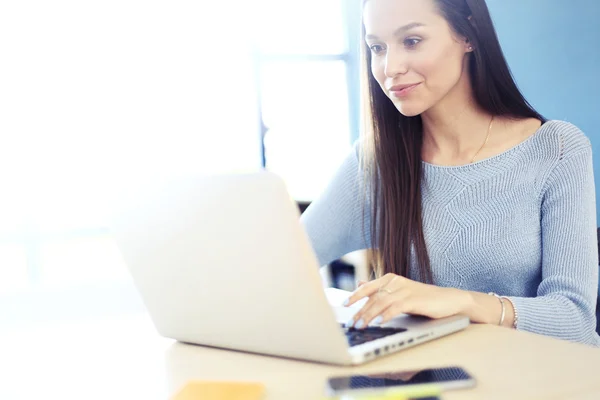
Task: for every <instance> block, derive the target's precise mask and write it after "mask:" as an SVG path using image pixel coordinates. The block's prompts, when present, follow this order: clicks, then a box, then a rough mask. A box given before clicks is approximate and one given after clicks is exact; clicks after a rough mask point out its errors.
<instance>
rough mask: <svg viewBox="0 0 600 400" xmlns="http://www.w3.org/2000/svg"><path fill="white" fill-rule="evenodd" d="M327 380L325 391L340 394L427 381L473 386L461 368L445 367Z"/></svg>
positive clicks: (447, 386) (443, 387)
mask: <svg viewBox="0 0 600 400" xmlns="http://www.w3.org/2000/svg"><path fill="white" fill-rule="evenodd" d="M327 383H328V387H327V391H328V394H329V395H332V396H340V395H351V394H370V393H382V392H387V391H394V390H398V389H403V388H406V389H408V388H409V387H410V388H413V387H418V386H422V385H431V384H435V385H437V386H438V387H439V388H440V389H441V390H450V389H465V388H470V387H473V386H475V379H474V378H473V377H472V376H471V375H470V374H469V373H468V372H467V371H465V370H464V369H463V368H460V367H447V368H432V369H424V370H415V371H397V372H386V373H381V374H371V375H351V376H339V377H332V378H329V380H328V382H327Z"/></svg>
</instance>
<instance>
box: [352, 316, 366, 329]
mask: <svg viewBox="0 0 600 400" xmlns="http://www.w3.org/2000/svg"><path fill="white" fill-rule="evenodd" d="M364 324H365V321H364V320H363V319H362V318H361V319H359V320H358V322H357V323H356V325H354V327H355V328H356V329H360V328H362V327H363V325H364Z"/></svg>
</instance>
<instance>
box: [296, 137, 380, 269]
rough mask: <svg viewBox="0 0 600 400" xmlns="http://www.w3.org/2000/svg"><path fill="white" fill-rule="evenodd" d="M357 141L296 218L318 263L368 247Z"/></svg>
mask: <svg viewBox="0 0 600 400" xmlns="http://www.w3.org/2000/svg"><path fill="white" fill-rule="evenodd" d="M359 149H360V142H359V141H356V143H355V144H354V146H353V149H352V151H351V152H350V153H349V154H348V156H347V157H346V158H345V159H344V161H343V162H342V164H341V165H340V167H339V168H338V170H337V171H336V173H335V175H334V177H333V179H332V180H331V181H330V182H329V184H328V186H327V188H326V189H325V190H324V192H323V193H322V194H321V195H320V196H319V197H318V198H317V199H315V200H314V201H313V202H312V203H311V204H310V206H308V208H307V209H306V210H305V211H304V213H303V214H302V216H301V218H300V222H301V224H302V225H303V226H304V229H305V230H306V233H307V234H308V237H309V240H310V242H311V244H312V246H313V249H314V250H315V253H316V255H317V258H318V260H319V265H321V266H322V265H326V264H328V263H330V262H332V261H334V260H336V259H338V258H340V257H342V256H343V255H345V254H347V253H350V252H352V251H355V250H360V249H365V248H368V247H369V241H370V239H369V237H368V236H369V235H368V232H369V218H368V215H367V214H368V210H365V213H366V214H365V220H364V223H365V224H364V227H365V231H364V232H365V235H363V229H362V228H363V224H362V222H363V208H362V203H363V202H362V197H363V193H362V190H363V189H362V185H361V182H362V172H361V170H360V168H359Z"/></svg>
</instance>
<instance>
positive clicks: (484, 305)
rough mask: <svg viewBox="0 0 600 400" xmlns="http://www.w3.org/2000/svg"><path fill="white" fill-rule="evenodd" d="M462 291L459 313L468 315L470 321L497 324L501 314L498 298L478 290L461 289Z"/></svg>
mask: <svg viewBox="0 0 600 400" xmlns="http://www.w3.org/2000/svg"><path fill="white" fill-rule="evenodd" d="M463 293H464V296H463V302H462V304H463V309H462V312H461V314H464V315H466V316H468V317H469V319H470V320H471V322H476V323H481V324H490V325H498V321H499V320H500V315H501V304H500V302H499V301H498V299H496V298H495V297H494V296H489V295H488V294H484V293H479V292H470V291H463Z"/></svg>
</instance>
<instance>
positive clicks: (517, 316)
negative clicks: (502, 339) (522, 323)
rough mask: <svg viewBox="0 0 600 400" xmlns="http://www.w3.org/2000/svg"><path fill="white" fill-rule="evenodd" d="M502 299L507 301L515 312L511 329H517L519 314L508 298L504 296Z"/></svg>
mask: <svg viewBox="0 0 600 400" xmlns="http://www.w3.org/2000/svg"><path fill="white" fill-rule="evenodd" d="M502 298H503V299H504V300H507V301H508V302H509V303H510V304H511V305H512V308H513V310H514V312H515V319H514V320H513V325H512V327H513V329H517V322H519V313H518V312H517V307H515V303H514V302H513V301H512V300H511V299H510V298H508V297H506V296H502Z"/></svg>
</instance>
